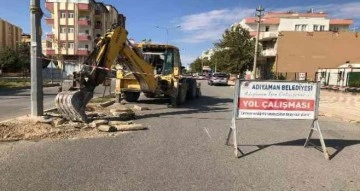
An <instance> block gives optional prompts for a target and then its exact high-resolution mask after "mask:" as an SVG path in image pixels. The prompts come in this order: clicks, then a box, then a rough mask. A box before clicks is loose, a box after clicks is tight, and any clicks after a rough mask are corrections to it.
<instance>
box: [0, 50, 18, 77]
mask: <svg viewBox="0 0 360 191" xmlns="http://www.w3.org/2000/svg"><path fill="white" fill-rule="evenodd" d="M0 68H1V69H2V70H3V71H4V72H16V71H18V70H20V69H21V64H19V57H18V55H17V53H16V51H15V50H14V49H12V48H9V47H5V48H4V49H3V50H2V51H1V52H0Z"/></svg>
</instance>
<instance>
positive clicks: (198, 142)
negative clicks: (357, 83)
mask: <svg viewBox="0 0 360 191" xmlns="http://www.w3.org/2000/svg"><path fill="white" fill-rule="evenodd" d="M202 89H203V92H202V93H203V96H202V97H201V98H199V99H196V100H193V101H191V102H188V103H187V104H186V105H184V106H183V107H182V108H167V107H166V105H165V104H164V103H161V101H151V100H147V99H144V98H142V100H141V101H140V103H139V104H140V105H143V104H144V105H147V106H149V107H150V109H151V110H149V111H146V112H142V113H139V116H138V119H137V120H136V122H137V123H143V124H146V125H148V126H149V129H148V130H145V131H136V132H131V133H126V134H121V135H119V136H115V137H105V138H96V139H95V138H94V139H75V140H56V141H54V140H43V141H40V142H25V141H23V142H17V143H1V144H0V174H1V176H0V190H356V189H360V171H359V170H358V169H359V166H360V160H359V159H360V152H359V149H360V145H359V143H360V141H359V137H360V127H359V125H358V124H349V123H344V122H340V121H336V120H334V119H329V118H321V119H320V125H321V127H322V130H323V135H324V137H325V139H326V140H325V141H326V144H327V146H328V148H329V152H330V154H331V156H332V159H331V160H329V161H327V160H325V159H324V157H323V154H322V153H321V152H320V151H318V150H317V149H315V148H304V147H303V144H304V141H305V138H306V136H307V134H308V131H309V125H310V122H309V121H284V120H243V121H237V122H238V123H237V127H238V130H239V132H238V139H239V145H240V149H241V150H242V152H243V153H244V155H243V156H242V157H241V158H235V157H234V156H233V149H232V148H231V147H229V146H225V145H224V143H225V139H226V136H227V133H228V130H229V125H230V119H231V107H232V103H231V102H232V96H233V91H234V89H233V88H232V87H229V86H224V87H210V86H207V85H206V84H205V83H204V84H203V87H202ZM140 114H141V115H140ZM314 137H315V138H317V133H316V132H315V133H314ZM314 143H315V144H319V143H318V141H317V140H314Z"/></svg>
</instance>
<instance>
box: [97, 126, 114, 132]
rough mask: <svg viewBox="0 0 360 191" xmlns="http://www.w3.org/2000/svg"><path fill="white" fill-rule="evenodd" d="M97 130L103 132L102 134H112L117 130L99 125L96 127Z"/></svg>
mask: <svg viewBox="0 0 360 191" xmlns="http://www.w3.org/2000/svg"><path fill="white" fill-rule="evenodd" d="M97 129H98V130H99V131H103V132H114V131H117V129H116V128H115V127H113V126H110V125H99V126H98V127H97Z"/></svg>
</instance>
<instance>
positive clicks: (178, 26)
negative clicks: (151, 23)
mask: <svg viewBox="0 0 360 191" xmlns="http://www.w3.org/2000/svg"><path fill="white" fill-rule="evenodd" d="M155 28H158V29H164V30H166V44H168V36H169V30H170V29H179V28H181V26H180V25H177V26H175V27H161V26H155Z"/></svg>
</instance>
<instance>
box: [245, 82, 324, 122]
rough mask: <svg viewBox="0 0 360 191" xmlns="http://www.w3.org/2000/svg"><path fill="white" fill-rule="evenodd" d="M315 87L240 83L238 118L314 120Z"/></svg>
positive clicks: (311, 85)
mask: <svg viewBox="0 0 360 191" xmlns="http://www.w3.org/2000/svg"><path fill="white" fill-rule="evenodd" d="M316 88H317V86H316V83H299V82H286V81H284V82H276V81H241V84H240V89H239V91H240V92H239V94H238V95H239V97H238V99H239V100H238V118H283V119H314V118H315V109H316V105H315V104H316V92H317V91H316V90H317V89H316Z"/></svg>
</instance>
